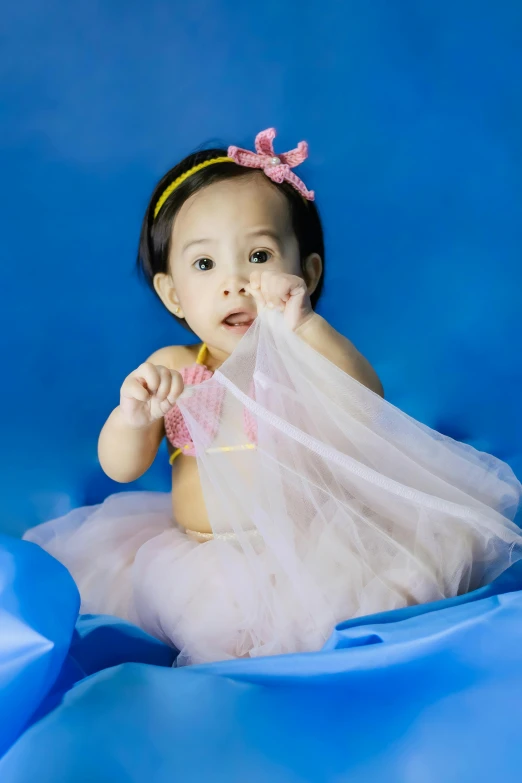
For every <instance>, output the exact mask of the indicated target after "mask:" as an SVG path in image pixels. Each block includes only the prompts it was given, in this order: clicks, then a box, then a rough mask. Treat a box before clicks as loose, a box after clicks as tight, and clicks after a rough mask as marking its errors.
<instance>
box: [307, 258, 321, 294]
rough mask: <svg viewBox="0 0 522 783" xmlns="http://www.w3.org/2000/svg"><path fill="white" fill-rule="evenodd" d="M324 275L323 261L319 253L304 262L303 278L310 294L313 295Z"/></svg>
mask: <svg viewBox="0 0 522 783" xmlns="http://www.w3.org/2000/svg"><path fill="white" fill-rule="evenodd" d="M322 274H323V259H322V258H321V256H320V255H319V254H318V253H312V254H311V255H309V256H308V258H305V260H304V262H303V278H304V281H305V283H306V287H307V288H308V293H309V294H313V292H314V291H315V289H316V288H317V286H318V284H319V280H320V279H321V275H322Z"/></svg>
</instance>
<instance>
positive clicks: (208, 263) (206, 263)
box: [193, 258, 215, 272]
mask: <svg viewBox="0 0 522 783" xmlns="http://www.w3.org/2000/svg"><path fill="white" fill-rule="evenodd" d="M193 265H194V266H195V267H196V269H199V270H200V271H201V272H207V271H208V270H209V269H213V267H214V266H215V264H214V262H213V261H212V259H211V258H198V260H197V261H194V264H193Z"/></svg>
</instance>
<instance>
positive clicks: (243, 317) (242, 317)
mask: <svg viewBox="0 0 522 783" xmlns="http://www.w3.org/2000/svg"><path fill="white" fill-rule="evenodd" d="M254 321H255V316H254V315H252V314H251V313H247V312H245V311H241V310H238V311H237V312H235V313H230V315H227V317H226V318H223V320H222V322H221V323H222V324H223V326H224V327H225V329H227V331H229V332H236V333H238V334H244V333H245V332H246V331H247V330H248V329H249V328H250V327H251V326H252V324H253V323H254Z"/></svg>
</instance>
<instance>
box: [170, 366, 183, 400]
mask: <svg viewBox="0 0 522 783" xmlns="http://www.w3.org/2000/svg"><path fill="white" fill-rule="evenodd" d="M183 388H184V383H183V378H182V377H181V374H180V373H179V372H177V371H176V370H172V371H171V377H170V388H169V392H168V394H167V400H168V401H169V403H170V404H171V405H175V404H176V402H177V399H178V397H179V395H180V394H181V392H182V391H183Z"/></svg>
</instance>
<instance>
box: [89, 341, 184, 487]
mask: <svg viewBox="0 0 522 783" xmlns="http://www.w3.org/2000/svg"><path fill="white" fill-rule="evenodd" d="M175 364H176V348H163V349H161V350H160V351H156V353H154V354H153V355H152V356H151V357H150V358H149V359H148V360H147V361H146V362H145V363H144V364H142V365H140V367H138V368H137V369H136V370H135V371H134V372H132V373H131V374H130V375H129V376H128V377H127V378H126V379H125V381H124V382H123V385H122V387H121V390H120V404H119V405H118V407H117V408H115V409H114V410H113V412H112V413H111V415H110V416H109V418H108V419H107V421H106V422H105V425H104V427H103V429H102V431H101V433H100V437H99V440H98V457H99V460H100V464H101V466H102V468H103V470H104V471H105V473H106V474H107V475H108V476H109V477H110V478H112V479H114V481H119V482H121V483H128V482H129V481H135V480H136V479H137V478H139V477H140V476H142V475H143V474H144V473H145V471H147V470H148V469H149V468H150V466H151V465H152V463H153V462H154V458H155V457H156V454H157V452H158V448H159V446H160V443H161V441H162V439H163V436H164V434H165V429H164V424H163V417H164V416H165V414H166V413H167V412H168V411H169V410H170V409H171V408H172V407H173V405H175V404H176V401H177V399H178V397H179V395H180V394H181V392H182V391H183V381H182V379H181V375H180V374H179V372H177V370H176V369H175V368H174V367H173V365H175Z"/></svg>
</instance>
